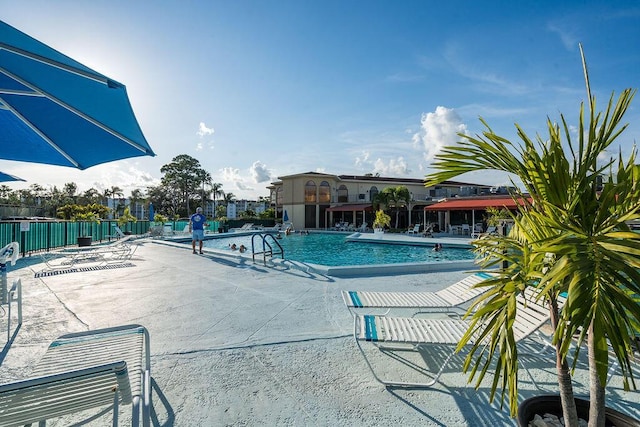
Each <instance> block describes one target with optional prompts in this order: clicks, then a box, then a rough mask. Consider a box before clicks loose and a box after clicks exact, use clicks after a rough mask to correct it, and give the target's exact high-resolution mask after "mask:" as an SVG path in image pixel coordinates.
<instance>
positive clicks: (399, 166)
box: [373, 157, 410, 176]
mask: <svg viewBox="0 0 640 427" xmlns="http://www.w3.org/2000/svg"><path fill="white" fill-rule="evenodd" d="M373 168H374V170H373V172H374V173H379V174H380V175H383V176H402V175H407V174H408V173H409V172H410V170H409V168H408V167H407V162H405V160H404V157H398V158H397V159H391V160H389V163H387V164H385V162H384V160H382V159H377V160H376V161H375V162H374V164H373Z"/></svg>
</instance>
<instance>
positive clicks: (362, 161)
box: [356, 151, 371, 166]
mask: <svg viewBox="0 0 640 427" xmlns="http://www.w3.org/2000/svg"><path fill="white" fill-rule="evenodd" d="M370 155H371V153H369V152H368V151H363V152H362V155H361V156H358V157H356V166H365V165H368V164H369V163H370V162H369V156H370Z"/></svg>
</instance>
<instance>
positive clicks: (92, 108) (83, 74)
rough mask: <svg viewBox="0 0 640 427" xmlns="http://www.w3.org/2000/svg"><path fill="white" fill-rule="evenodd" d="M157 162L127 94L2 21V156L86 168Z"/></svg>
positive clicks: (0, 78) (0, 129) (0, 102)
mask: <svg viewBox="0 0 640 427" xmlns="http://www.w3.org/2000/svg"><path fill="white" fill-rule="evenodd" d="M144 155H149V156H154V155H155V154H154V153H153V150H151V147H150V146H149V144H148V143H147V141H146V139H145V137H144V135H143V134H142V130H141V129H140V126H139V125H138V122H137V120H136V117H135V115H134V114H133V110H132V108H131V104H130V103H129V98H128V96H127V91H126V88H125V86H124V85H123V84H121V83H118V82H116V81H114V80H111V79H110V78H108V77H106V76H104V75H102V74H100V73H98V72H96V71H94V70H92V69H91V68H88V67H85V66H84V65H82V64H80V63H79V62H77V61H75V60H73V59H71V58H69V57H68V56H65V55H64V54H62V53H60V52H58V51H57V50H55V49H52V48H51V47H49V46H47V45H45V44H43V43H41V42H39V41H38V40H36V39H34V38H32V37H30V36H28V35H26V34H24V33H22V32H20V31H18V30H17V29H15V28H13V27H12V26H10V25H8V24H6V23H5V22H3V21H0V157H1V158H3V159H7V160H17V161H24V162H33V163H46V164H52V165H60V166H69V167H75V168H78V169H86V168H88V167H91V166H95V165H97V164H100V163H106V162H110V161H113V160H119V159H125V158H129V157H136V156H144Z"/></svg>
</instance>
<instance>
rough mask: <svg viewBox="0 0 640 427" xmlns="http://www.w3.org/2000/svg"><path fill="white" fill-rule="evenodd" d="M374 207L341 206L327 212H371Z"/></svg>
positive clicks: (331, 208) (368, 205)
mask: <svg viewBox="0 0 640 427" xmlns="http://www.w3.org/2000/svg"><path fill="white" fill-rule="evenodd" d="M371 210H373V207H372V206H371V205H370V204H366V205H340V206H332V207H330V208H327V212H353V211H371Z"/></svg>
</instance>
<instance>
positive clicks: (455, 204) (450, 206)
mask: <svg viewBox="0 0 640 427" xmlns="http://www.w3.org/2000/svg"><path fill="white" fill-rule="evenodd" d="M528 200H529V201H531V198H529V199H528ZM523 204H524V200H521V201H519V202H518V204H516V202H515V201H514V200H513V199H512V198H511V197H510V196H509V197H487V198H482V199H471V198H469V199H465V198H460V199H454V200H445V201H442V202H439V203H436V204H433V205H430V206H426V207H425V208H424V210H425V211H469V210H484V209H486V208H498V209H501V208H507V209H517V208H518V207H519V206H522V205H523Z"/></svg>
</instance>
